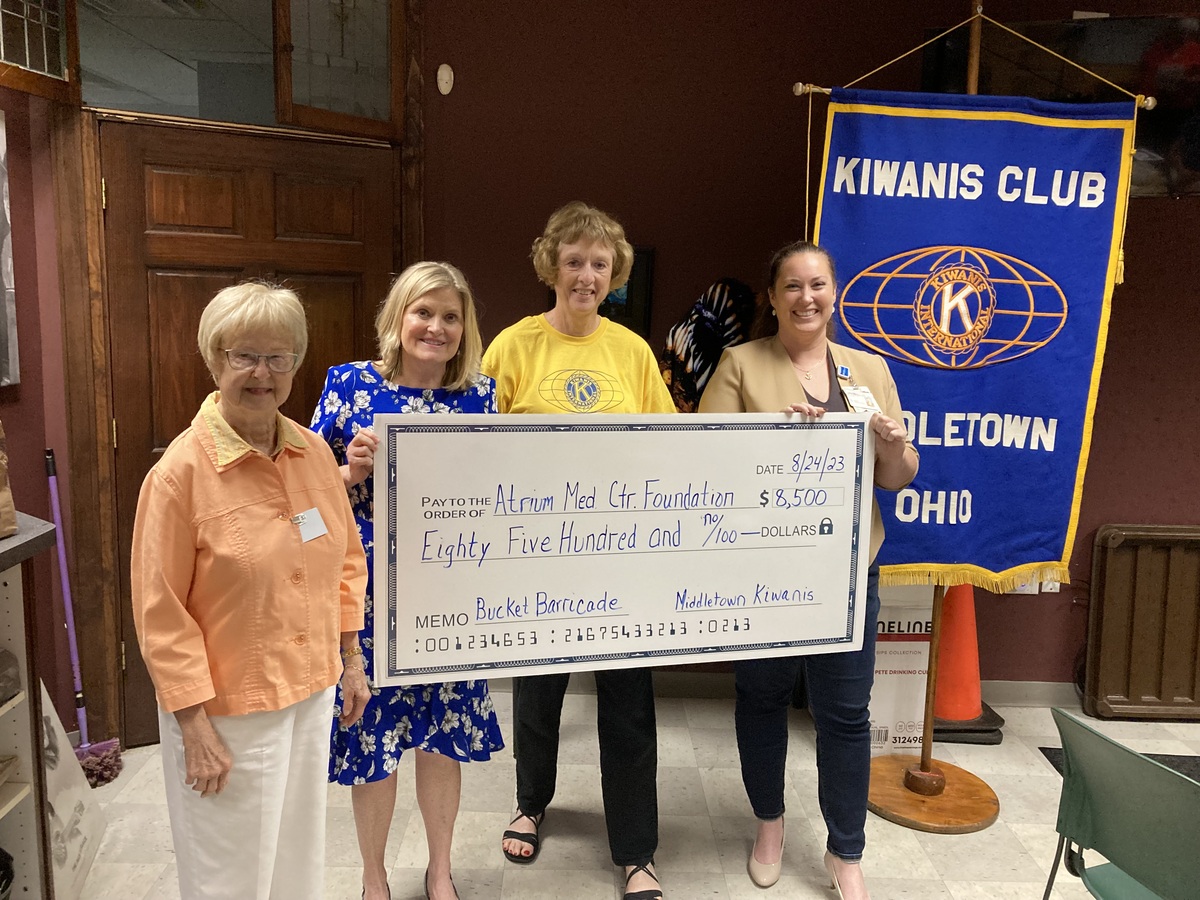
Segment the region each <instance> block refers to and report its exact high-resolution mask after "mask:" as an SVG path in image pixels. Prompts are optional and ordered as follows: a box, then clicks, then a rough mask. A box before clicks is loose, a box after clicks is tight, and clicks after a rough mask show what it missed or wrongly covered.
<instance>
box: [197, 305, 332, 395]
mask: <svg viewBox="0 0 1200 900" xmlns="http://www.w3.org/2000/svg"><path fill="white" fill-rule="evenodd" d="M258 329H264V330H269V331H274V332H278V333H279V334H280V335H281V336H286V337H288V338H290V339H291V342H292V352H293V353H295V354H296V356H297V359H296V366H297V368H298V367H299V366H300V363H302V362H304V354H305V353H306V352H307V351H308V323H307V321H306V320H305V318H304V307H303V306H302V305H301V304H300V298H299V297H297V296H296V292H295V291H291V290H288V289H287V288H285V287H281V286H280V285H277V284H270V283H269V282H265V281H244V282H242V283H241V284H235V285H232V286H230V287H227V288H222V289H221V290H219V291H217V293H216V296H214V297H213V298H212V299H211V300H209V301H208V305H207V306H205V307H204V312H202V313H201V314H200V328H199V330H198V331H197V332H196V343H197V344H199V346H200V355H201V356H203V357H204V362H205V364H206V365H207V366H208V371H209V372H211V373H212V376H213V378H214V379H215V378H216V377H217V374H218V373H219V372H220V371H221V369H222V367H223V366H224V364H225V354H224V351H225V350H226V349H228V348H229V343H230V341H234V340H236V339H237V338H238V337H239V336H240V335H242V334H245V333H246V332H247V331H256V330H258Z"/></svg>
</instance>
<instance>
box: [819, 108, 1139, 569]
mask: <svg viewBox="0 0 1200 900" xmlns="http://www.w3.org/2000/svg"><path fill="white" fill-rule="evenodd" d="M1133 113H1134V104H1133V102H1132V101H1130V102H1128V103H1109V104H1087V105H1082V104H1081V105H1075V104H1063V103H1046V102H1041V101H1036V100H1030V99H1025V98H1020V97H975V96H961V95H945V94H903V93H885V92H880V91H851V90H836V89H835V90H834V92H833V96H832V102H831V105H830V109H829V125H828V130H827V136H826V153H825V167H824V174H823V183H822V189H821V199H820V205H819V207H818V211H817V235H818V238H819V240H820V242H821V243H822V244H823V245H824V246H825V247H827V248H828V249H829V251H830V252H831V253H832V254H833V257H834V259H835V260H836V261H837V267H838V282H839V284H840V285H841V288H840V290H841V294H840V297H839V309H840V316H839V318H840V321H839V322H838V325H839V336H838V340H839V341H841V342H843V343H846V344H848V345H850V346H857V347H860V348H862V349H866V350H870V351H873V352H875V353H878V354H881V355H882V356H884V357H886V358H887V360H888V363H889V365H890V367H891V370H892V374H893V376H894V377H895V379H896V383H897V386H898V387H899V390H900V399H901V402H902V403H903V406H904V409H905V420H906V424H907V426H908V430H909V434H910V435H911V437H912V440H913V443H914V444H915V445H916V447H917V449H918V450H919V451H920V453H921V471H920V474H919V475H918V477H917V480H916V481H915V482H914V483H913V484H912V485H911V486H910V487H909V488H908V489H906V490H904V491H901V492H899V493H898V494H890V493H880V494H879V496H878V499H879V502H880V508H881V510H882V512H883V516H884V522H885V524H886V526H887V540H886V541H885V542H884V545H883V549H882V550H881V551H880V557H879V561H880V563H882V564H883V565H884V566H886V567H887V568H885V570H884V578H885V580H887V581H891V582H892V583H904V582H924V581H927V580H929V579H932V580H934V581H936V582H939V583H943V584H957V583H971V584H976V585H979V586H981V587H986V588H991V589H993V590H1007V589H1008V588H1010V587H1012V586H1013V585H1015V584H1019V583H1021V582H1024V581H1027V580H1030V579H1040V580H1058V581H1066V580H1069V574H1068V570H1067V563H1068V561H1069V558H1070V553H1071V548H1072V545H1073V543H1074V539H1075V527H1076V523H1077V521H1078V515H1079V499H1080V494H1081V492H1082V488H1083V476H1084V470H1085V468H1086V466H1087V455H1088V446H1089V443H1090V440H1091V422H1092V411H1093V408H1094V406H1095V402H1096V389H1097V385H1098V383H1099V380H1100V365H1101V361H1102V359H1103V356H1104V342H1105V336H1106V331H1107V327H1108V309H1109V306H1108V305H1109V299H1110V297H1111V295H1112V288H1113V283H1114V280H1115V278H1116V272H1117V266H1118V256H1119V247H1120V242H1121V232H1122V228H1123V223H1124V217H1125V208H1126V202H1127V190H1128V184H1129V171H1130V163H1131V160H1132V152H1133Z"/></svg>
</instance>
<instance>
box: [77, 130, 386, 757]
mask: <svg viewBox="0 0 1200 900" xmlns="http://www.w3.org/2000/svg"><path fill="white" fill-rule="evenodd" d="M100 153H101V170H102V174H103V177H104V185H105V196H106V201H105V202H106V210H105V223H104V239H105V258H106V268H107V295H108V298H109V343H110V348H109V349H110V359H111V361H112V385H113V411H114V416H115V422H114V428H115V443H116V464H115V471H116V482H117V483H116V495H117V527H118V543H119V547H118V557H117V558H118V560H119V561H120V563H119V565H120V573H121V585H120V598H121V600H120V606H121V615H120V619H121V640H122V641H123V646H124V649H125V652H124V664H125V668H124V678H123V691H122V722H123V728H122V731H123V733H122V735H121V737H122V739H123V740H124V742H125V744H126V745H127V746H138V745H141V744H147V743H153V742H155V741H157V740H158V724H157V713H156V705H155V700H154V690H153V687H152V686H151V684H150V679H149V676H148V675H147V673H146V669H145V666H144V665H143V663H142V659H141V654H140V653H139V652H138V649H137V640H136V636H135V633H134V630H133V621H132V615H131V607H130V595H129V583H128V575H129V545H130V540H131V537H132V534H133V518H134V513H135V511H136V508H137V498H138V491H139V489H140V487H141V484H142V480H143V478H144V477H145V475H146V472H147V471H149V469H150V467H151V466H152V465H153V464H154V463H155V461H156V460H157V459H158V457H159V455H160V454H161V453H162V452H163V450H165V449H166V447H167V445H168V444H169V443H170V442H171V440H172V439H173V438H174V437H175V436H176V435H177V434H179V432H181V431H182V430H183V429H184V428H186V427H187V426H188V424H189V423H190V422H191V420H192V417H193V416H194V415H195V413H196V410H197V409H198V408H199V405H200V402H201V401H202V400H203V399H204V397H205V396H206V395H207V394H208V393H209V392H210V391H211V390H213V387H214V386H213V381H212V378H211V376H210V375H209V373H208V370H207V368H206V367H205V365H204V361H203V360H202V359H201V357H200V353H199V350H198V349H197V346H196V329H197V327H198V325H199V321H200V313H201V311H202V310H203V308H204V305H205V304H206V303H207V302H208V301H209V300H210V299H211V298H212V296H213V294H215V293H216V292H217V291H218V290H220V289H221V288H223V287H225V286H227V285H230V284H236V283H237V282H239V281H243V280H245V279H248V278H266V279H269V280H271V281H275V282H280V283H283V284H285V285H286V286H288V287H291V288H292V289H293V290H295V291H296V292H297V293H298V294H299V295H300V298H301V300H302V301H303V302H304V305H305V309H306V312H307V315H308V329H309V347H308V354H307V356H306V358H305V360H304V363H303V364H302V366H301V368H300V371H299V372H298V373H297V376H296V381H295V384H294V387H293V389H292V395H291V397H290V398H289V399H288V402H287V403H286V404H285V405H284V407H283V413H284V414H285V415H287V416H290V417H292V418H293V419H296V420H297V421H299V422H301V423H302V424H307V423H308V421H309V420H310V418H311V417H312V412H313V408H314V406H315V405H316V401H317V398H318V396H319V394H320V391H321V387H322V385H323V384H324V379H325V371H326V369H327V368H328V367H329V366H331V365H334V364H336V363H342V362H346V361H348V360H351V359H365V358H368V357H369V356H370V355H371V353H372V350H373V348H374V310H375V309H376V307H377V305H378V303H379V301H380V300H381V299H382V298H383V296H384V294H385V293H386V291H387V286H388V279H389V277H390V272H391V268H392V214H393V202H392V154H391V150H390V149H389V148H387V147H385V146H364V145H358V146H355V145H350V144H339V143H324V142H318V141H311V140H300V139H292V138H287V137H274V136H261V135H248V134H244V133H236V132H225V131H217V130H211V129H193V128H186V127H167V126H155V125H139V124H127V123H110V122H105V123H103V124H102V125H101V128H100Z"/></svg>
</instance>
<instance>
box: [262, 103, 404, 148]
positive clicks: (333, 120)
mask: <svg viewBox="0 0 1200 900" xmlns="http://www.w3.org/2000/svg"><path fill="white" fill-rule="evenodd" d="M280 121H283V119H282V118H281V119H280ZM288 124H290V125H299V126H300V127H301V128H314V129H317V130H318V131H332V132H334V133H336V134H360V135H364V136H366V137H373V138H379V139H381V140H391V139H393V138H394V137H395V136H396V131H397V130H398V129H397V128H396V127H395V126H393V125H392V123H391V122H381V121H379V120H378V119H368V118H366V117H365V116H352V115H350V114H349V113H343V112H336V111H335V110H332V109H320V108H318V107H316V106H306V105H304V104H303V103H292V117H291V119H289V120H288Z"/></svg>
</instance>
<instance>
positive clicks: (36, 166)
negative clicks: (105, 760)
mask: <svg viewBox="0 0 1200 900" xmlns="http://www.w3.org/2000/svg"><path fill="white" fill-rule="evenodd" d="M0 110H2V111H3V112H4V125H5V137H6V140H7V145H8V198H9V218H10V221H11V223H12V251H13V276H14V280H15V289H16V304H17V346H18V352H19V354H20V372H21V381H20V383H19V384H15V385H8V386H5V387H0V422H3V423H4V431H5V436H6V438H7V444H8V455H9V480H10V481H11V483H12V493H13V500H14V502H15V503H16V506H17V509H19V510H20V511H21V512H24V513H28V514H29V515H32V516H37V517H38V518H40V519H45V520H47V521H49V520H50V519H51V514H50V494H49V489H48V487H47V481H46V469H45V462H44V451H45V448H46V447H48V446H51V443H48V438H47V435H55V436H56V435H59V434H62V433H64V432H63V429H64V428H65V403H64V400H63V396H62V383H63V378H62V362H61V358H62V349H61V340H62V339H61V329H60V327H59V325H60V323H61V316H60V315H59V313H58V309H59V297H58V284H57V273H56V271H55V268H56V262H55V260H56V256H55V254H56V247H55V239H54V226H53V221H54V198H53V185H52V182H51V180H50V179H51V176H50V168H49V147H48V142H47V137H46V131H45V110H46V103H45V101H43V100H41V99H39V98H34V97H30V96H28V95H26V94H22V93H19V92H16V91H10V90H7V89H4V88H0ZM47 281H49V284H47V283H46V282H47ZM47 337H48V338H49V342H47V340H46V338H47ZM47 360H48V361H49V368H48V367H47ZM48 420H53V421H48ZM58 446H59V447H60V448H64V445H63V444H61V443H59V444H58ZM58 452H59V454H60V456H61V455H62V454H63V453H65V448H64V449H59V451H58ZM57 573H58V565H57V562H56V560H55V559H54V556H53V552H47V553H43V554H41V555H40V556H38V557H37V558H36V559H35V561H34V564H33V581H32V589H33V591H34V596H35V597H36V598H37V627H38V635H39V646H38V669H39V671H40V673H41V676H42V680H43V681H45V682H46V687H47V689H48V690H49V691H50V695H51V697H53V698H54V700H55V703H56V705H57V706H58V708H59V710H60V711H70V710H71V709H73V705H72V704H71V702H70V700H69V698H70V696H71V691H70V675H69V669H68V666H69V661H68V657H67V652H66V636H65V632H64V631H63V621H64V620H63V612H62V605H61V594H60V592H59V590H58V586H57ZM68 729H69V730H74V725H73V724H71V720H68Z"/></svg>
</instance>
